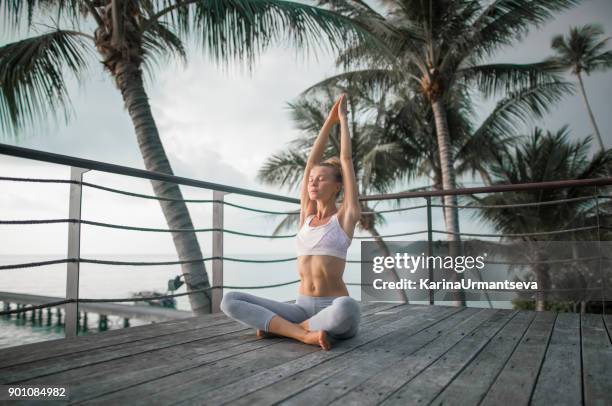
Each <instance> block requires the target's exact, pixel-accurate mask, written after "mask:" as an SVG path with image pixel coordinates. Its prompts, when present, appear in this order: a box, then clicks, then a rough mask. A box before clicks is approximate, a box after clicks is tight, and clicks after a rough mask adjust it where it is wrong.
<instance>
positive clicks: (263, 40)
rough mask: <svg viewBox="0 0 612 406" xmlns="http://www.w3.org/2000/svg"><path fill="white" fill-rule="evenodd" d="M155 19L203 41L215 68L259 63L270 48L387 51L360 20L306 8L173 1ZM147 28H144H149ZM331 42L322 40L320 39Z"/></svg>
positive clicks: (241, 0)
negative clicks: (362, 45)
mask: <svg viewBox="0 0 612 406" xmlns="http://www.w3.org/2000/svg"><path fill="white" fill-rule="evenodd" d="M164 3H166V4H168V6H167V7H165V8H164V9H162V10H160V11H159V12H158V13H156V14H155V15H154V16H152V17H151V18H152V19H162V20H163V21H166V22H167V23H168V24H169V26H170V27H171V28H172V29H173V30H174V31H175V32H176V33H177V34H178V35H179V36H180V37H183V36H193V37H194V38H195V39H196V40H198V41H199V42H201V45H202V46H203V48H204V50H205V51H207V52H208V53H209V54H210V55H211V56H212V58H213V60H214V61H215V62H216V63H221V64H223V65H224V66H226V64H228V63H229V62H230V61H231V60H233V59H237V60H246V61H247V62H248V64H247V66H248V67H249V68H251V67H252V63H253V62H254V61H255V58H256V57H257V56H258V55H259V54H260V53H261V52H262V51H263V50H264V49H265V48H266V47H268V46H269V45H270V44H272V43H277V42H282V43H290V44H291V45H293V48H294V49H295V50H296V52H297V51H298V50H301V49H305V50H306V53H307V54H308V53H309V52H310V51H311V48H312V47H313V46H319V47H321V48H324V46H328V45H331V47H332V48H334V49H335V50H340V49H343V47H344V46H345V44H347V43H356V42H367V43H369V44H370V45H371V46H372V47H379V48H381V49H384V48H386V45H385V43H384V42H382V41H380V40H379V39H378V38H376V37H375V36H374V35H372V34H371V33H370V31H369V30H368V27H367V26H366V25H365V23H364V22H362V21H361V20H360V19H359V18H352V19H351V18H348V17H345V16H343V15H341V14H339V13H336V12H333V11H331V10H325V9H323V8H319V7H314V6H310V5H306V4H302V3H297V2H292V1H282V0H257V1H255V0H231V1H230V0H182V1H181V0H173V1H167V2H164ZM145 29H146V25H145ZM324 38H325V39H327V40H328V41H322V39H324Z"/></svg>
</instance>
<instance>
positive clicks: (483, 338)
mask: <svg viewBox="0 0 612 406" xmlns="http://www.w3.org/2000/svg"><path fill="white" fill-rule="evenodd" d="M517 313H518V311H511V310H507V309H502V310H498V311H497V313H495V314H494V315H493V316H492V317H491V318H490V319H489V320H487V321H486V322H485V323H483V324H482V325H481V326H479V327H478V328H477V329H476V330H474V331H473V332H471V333H470V334H468V335H466V336H465V337H464V338H463V339H461V340H460V341H459V342H458V343H457V344H456V345H455V346H453V347H452V348H451V349H450V350H448V351H447V352H446V353H444V354H442V356H441V357H440V358H439V359H437V360H436V361H435V362H434V363H432V364H431V365H429V366H428V367H427V369H425V370H424V371H423V372H421V373H419V374H418V375H416V376H414V374H413V372H412V371H411V370H406V369H404V368H401V369H397V370H396V371H400V373H401V372H405V373H406V375H407V376H408V377H409V379H408V380H405V382H406V383H405V384H404V385H403V386H402V387H401V388H400V389H399V390H397V391H396V392H394V393H393V394H391V396H389V397H387V398H386V399H385V400H384V401H383V402H382V403H380V404H381V405H390V404H396V405H400V404H401V405H406V404H413V405H414V404H424V403H429V402H431V401H432V400H433V398H435V397H436V395H437V394H438V393H439V392H440V391H441V390H442V389H443V388H444V387H445V386H446V385H448V383H449V382H450V381H451V380H452V379H453V377H454V376H455V375H456V374H457V373H458V372H459V371H461V369H463V368H464V367H465V366H466V365H467V364H469V363H470V362H471V361H472V359H474V358H475V357H476V356H477V355H478V353H480V351H481V350H482V349H483V348H484V347H485V346H486V345H487V343H488V342H489V341H490V340H491V338H492V337H493V336H494V335H495V334H497V332H498V331H499V330H501V329H502V328H503V327H504V326H505V325H506V324H507V323H508V322H509V321H510V320H512V318H513V317H514V316H515V315H516V314H517ZM426 348H427V347H426Z"/></svg>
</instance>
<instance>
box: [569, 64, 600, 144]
mask: <svg viewBox="0 0 612 406" xmlns="http://www.w3.org/2000/svg"><path fill="white" fill-rule="evenodd" d="M576 76H578V82H579V83H580V90H581V91H582V97H583V98H584V104H585V105H586V108H587V111H588V112H589V117H590V118H591V124H592V125H593V128H594V129H595V134H596V135H597V141H598V142H599V148H601V152H604V151H605V150H606V148H605V147H604V144H603V140H602V139H601V133H600V132H599V127H597V123H596V122H595V116H594V115H593V110H591V105H590V104H589V99H588V98H587V95H586V90H585V89H584V82H583V81H582V75H581V74H580V72H578V73H576Z"/></svg>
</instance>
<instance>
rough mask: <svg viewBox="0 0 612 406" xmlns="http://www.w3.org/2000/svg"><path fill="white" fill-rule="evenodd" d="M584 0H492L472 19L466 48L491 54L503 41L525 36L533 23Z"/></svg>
mask: <svg viewBox="0 0 612 406" xmlns="http://www.w3.org/2000/svg"><path fill="white" fill-rule="evenodd" d="M580 1H581V0H538V1H532V0H493V1H492V2H491V3H490V4H489V5H488V7H486V8H484V9H483V10H482V12H481V14H480V16H479V17H478V18H477V19H476V20H475V21H474V22H473V24H472V30H471V33H470V35H469V39H468V40H463V39H462V42H464V44H465V45H464V47H463V49H464V50H465V51H466V52H469V53H472V54H474V53H476V54H479V55H480V56H486V55H491V54H492V53H493V52H494V51H496V50H498V49H499V48H500V47H502V46H504V45H510V44H511V43H512V42H513V41H515V40H517V39H520V38H522V37H523V36H524V35H525V34H527V32H528V31H529V29H530V28H531V27H534V26H535V27H539V26H540V25H541V24H543V23H545V22H546V21H549V20H550V19H551V18H553V17H554V15H555V13H556V12H559V11H563V10H566V9H569V8H571V7H574V6H576V5H578V4H579V3H580Z"/></svg>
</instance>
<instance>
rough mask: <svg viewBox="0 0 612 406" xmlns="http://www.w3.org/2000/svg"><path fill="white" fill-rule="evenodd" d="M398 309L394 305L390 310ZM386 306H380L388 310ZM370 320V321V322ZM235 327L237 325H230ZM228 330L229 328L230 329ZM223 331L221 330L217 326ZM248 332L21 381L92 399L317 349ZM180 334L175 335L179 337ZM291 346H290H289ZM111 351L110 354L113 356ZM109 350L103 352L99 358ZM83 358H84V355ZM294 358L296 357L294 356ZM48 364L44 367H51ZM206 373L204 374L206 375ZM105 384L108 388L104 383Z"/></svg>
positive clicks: (373, 318) (376, 318) (372, 316)
mask: <svg viewBox="0 0 612 406" xmlns="http://www.w3.org/2000/svg"><path fill="white" fill-rule="evenodd" d="M394 307H398V305H396V304H394V305H393V306H392V308H394ZM387 308H389V306H383V307H382V309H387ZM380 309H381V307H380V306H376V307H372V308H369V310H367V311H366V314H365V315H364V316H363V320H362V323H363V325H366V326H367V325H368V323H371V322H373V323H376V322H379V321H384V319H385V318H386V317H392V316H393V315H382V316H380V315H376V312H378V311H379V310H380ZM370 312H371V313H370ZM370 319H371V320H370ZM232 324H233V325H234V328H237V325H238V322H233V323H232ZM230 327H231V326H230ZM219 328H222V327H219ZM246 330H248V332H246V333H245V332H244V331H240V330H239V331H237V332H236V334H239V336H237V337H235V340H232V338H233V337H232V335H231V334H225V335H218V334H213V333H208V330H205V329H204V330H203V332H202V334H204V333H206V334H212V337H214V338H213V339H212V340H211V339H208V340H195V341H194V342H192V343H190V344H189V345H187V346H185V345H170V346H167V347H166V348H164V349H162V350H161V351H160V350H149V351H145V352H141V353H140V354H137V355H135V356H121V357H116V354H115V355H114V356H113V358H114V359H113V360H110V361H107V362H100V363H97V364H93V365H88V364H87V363H83V365H84V366H83V367H81V368H73V369H69V370H65V371H63V372H60V373H54V374H52V375H47V376H42V377H40V378H36V379H29V380H27V381H21V382H20V383H27V384H42V383H48V382H65V383H68V384H70V388H71V395H72V396H73V397H74V398H79V396H89V397H93V396H96V395H101V394H104V393H106V392H111V391H116V390H118V389H119V388H121V387H129V386H131V385H134V384H137V383H141V382H147V381H151V380H153V379H156V378H160V377H164V376H167V375H172V374H174V373H178V372H183V371H185V370H189V369H192V368H194V367H198V366H201V365H202V364H207V363H214V362H217V361H219V360H222V359H224V358H230V357H235V356H238V357H237V358H238V359H240V358H242V357H245V356H247V355H248V354H251V356H253V355H255V356H257V354H259V353H261V351H262V349H263V348H266V347H269V346H274V345H279V344H282V345H283V346H284V347H289V348H292V351H293V353H297V352H299V351H298V350H299V349H300V348H301V351H306V352H309V351H313V350H318V349H319V348H318V347H314V346H309V345H305V344H303V343H299V342H297V341H295V340H293V339H289V338H271V339H261V338H258V337H256V336H255V334H254V331H253V329H246ZM180 336H182V335H178V337H180ZM293 343H295V344H298V347H297V349H296V348H293V347H294V346H293V345H292V344H293ZM289 344H291V345H289ZM115 352H116V350H115V349H114V350H113V351H112V352H111V353H115ZM104 353H107V354H108V353H109V352H108V351H102V356H103V354H104ZM84 356H85V355H84ZM296 356H297V355H296ZM77 361H78V359H77ZM49 364H50V363H47V365H46V367H47V368H51V367H52V366H51V365H49ZM206 375H207V374H206V373H205V376H206ZM106 382H108V385H107V384H106Z"/></svg>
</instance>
